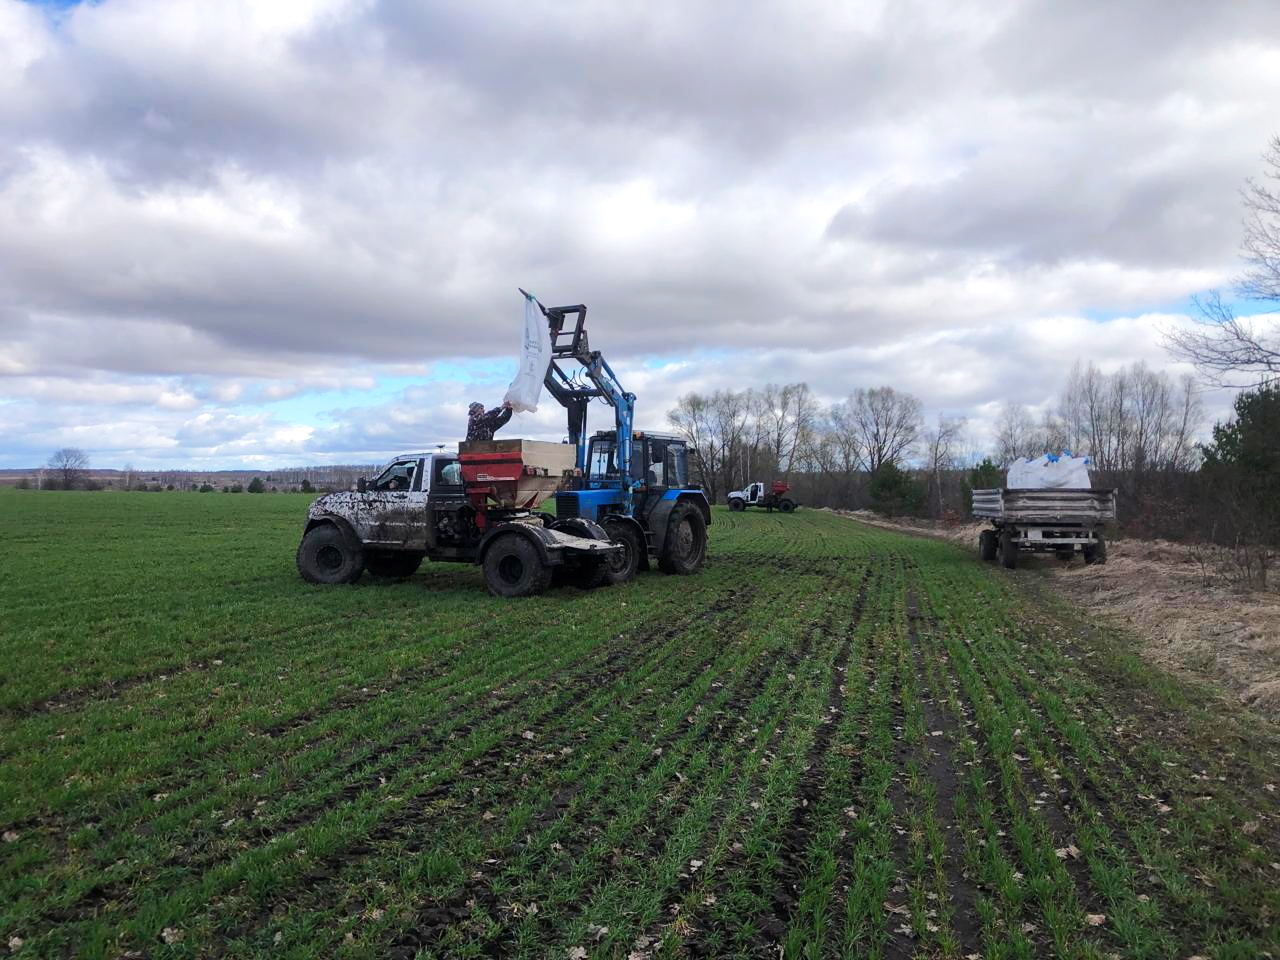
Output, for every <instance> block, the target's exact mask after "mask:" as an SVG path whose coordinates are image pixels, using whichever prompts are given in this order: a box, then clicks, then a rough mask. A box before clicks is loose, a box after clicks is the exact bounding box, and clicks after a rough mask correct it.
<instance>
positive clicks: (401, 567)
mask: <svg viewBox="0 0 1280 960" xmlns="http://www.w3.org/2000/svg"><path fill="white" fill-rule="evenodd" d="M422 557H423V555H422V554H421V553H418V552H416V551H413V550H388V551H386V552H385V553H371V554H369V555H368V557H366V558H365V561H364V568H365V569H366V570H368V571H369V573H370V574H371V575H372V576H375V577H378V578H379V579H381V580H403V579H404V578H405V577H411V576H413V575H414V574H415V573H417V572H418V567H420V566H422Z"/></svg>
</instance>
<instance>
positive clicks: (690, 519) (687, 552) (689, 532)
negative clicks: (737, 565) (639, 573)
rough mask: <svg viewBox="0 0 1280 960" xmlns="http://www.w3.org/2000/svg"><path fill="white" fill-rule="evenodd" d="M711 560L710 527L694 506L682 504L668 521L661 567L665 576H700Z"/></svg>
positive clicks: (659, 561)
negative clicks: (668, 574)
mask: <svg viewBox="0 0 1280 960" xmlns="http://www.w3.org/2000/svg"><path fill="white" fill-rule="evenodd" d="M706 559H707V524H706V521H705V520H703V519H702V513H701V512H700V511H699V510H698V509H697V508H696V507H695V506H693V505H692V504H690V503H678V504H676V506H675V509H673V510H672V511H671V517H670V519H668V520H667V536H666V539H665V540H664V541H663V546H662V556H661V557H659V558H658V566H659V567H660V568H661V570H662V572H663V573H678V574H690V573H696V572H697V571H698V568H699V567H701V566H702V564H703V562H704V561H705V560H706Z"/></svg>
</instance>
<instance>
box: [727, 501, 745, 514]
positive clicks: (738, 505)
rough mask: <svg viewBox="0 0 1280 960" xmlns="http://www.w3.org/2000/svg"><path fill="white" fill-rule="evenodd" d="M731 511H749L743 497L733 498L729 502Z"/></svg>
mask: <svg viewBox="0 0 1280 960" xmlns="http://www.w3.org/2000/svg"><path fill="white" fill-rule="evenodd" d="M729 509H730V510H733V511H734V512H735V513H736V512H737V511H739V510H745V509H747V502H746V501H745V500H743V499H742V498H741V497H733V498H732V499H731V500H730V501H729Z"/></svg>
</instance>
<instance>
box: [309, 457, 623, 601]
mask: <svg viewBox="0 0 1280 960" xmlns="http://www.w3.org/2000/svg"><path fill="white" fill-rule="evenodd" d="M575 456H576V451H575V449H574V447H572V446H570V445H567V444H560V443H545V442H541V441H537V440H488V441H473V442H470V443H463V444H461V445H460V446H459V448H458V453H457V454H444V453H409V454H403V455H401V456H399V457H396V458H395V459H394V460H392V461H391V462H390V463H388V464H387V465H386V467H385V468H383V470H382V471H381V472H380V473H379V474H378V476H376V477H375V478H373V479H372V480H364V479H363V478H362V479H361V480H360V482H359V483H358V484H357V489H356V490H354V491H350V492H342V493H330V494H327V495H326V496H323V497H320V498H319V499H318V500H316V501H315V502H314V503H313V504H312V505H311V508H310V509H309V510H308V511H307V522H306V527H305V528H304V531H303V536H302V542H301V543H300V544H299V546H298V554H297V563H298V572H299V573H300V574H301V575H302V577H303V579H305V580H307V581H309V582H311V583H354V582H355V581H356V580H358V579H359V578H360V577H361V576H362V575H363V574H364V573H365V572H366V571H368V572H369V573H370V574H371V575H373V576H375V577H382V578H389V579H401V578H404V577H408V576H410V575H411V574H413V573H414V572H415V571H416V570H417V569H418V567H419V566H420V565H421V563H422V561H423V560H424V559H430V560H440V561H452V562H457V563H475V564H479V565H480V566H481V567H482V568H483V570H484V578H485V582H486V583H487V584H488V586H489V590H490V591H491V592H493V593H494V594H497V595H498V596H502V597H523V596H529V595H531V594H535V593H538V592H540V591H542V590H545V589H546V588H547V587H548V586H549V585H550V584H551V581H552V579H553V578H557V579H560V580H563V581H565V582H568V583H573V584H576V585H578V586H581V587H583V588H592V587H596V586H599V585H601V584H604V583H609V582H618V580H619V577H625V576H626V574H627V573H630V574H634V572H635V568H634V565H630V566H629V567H628V566H626V565H625V564H624V565H623V566H621V567H620V566H619V561H620V560H621V559H622V558H621V557H620V554H621V553H622V548H621V547H620V546H618V545H617V544H615V543H613V542H611V541H610V539H609V535H608V534H607V533H606V532H605V530H604V528H603V527H601V526H600V525H599V524H597V523H594V522H592V521H590V520H586V519H581V518H571V519H557V518H555V517H554V516H551V515H550V514H546V513H542V512H539V511H538V507H539V506H540V505H541V504H542V503H543V502H544V501H545V500H547V499H548V498H550V497H551V496H552V495H554V494H555V493H556V492H557V491H560V490H566V489H570V488H571V487H572V486H573V485H574V482H575V479H576V478H575V472H576V465H575Z"/></svg>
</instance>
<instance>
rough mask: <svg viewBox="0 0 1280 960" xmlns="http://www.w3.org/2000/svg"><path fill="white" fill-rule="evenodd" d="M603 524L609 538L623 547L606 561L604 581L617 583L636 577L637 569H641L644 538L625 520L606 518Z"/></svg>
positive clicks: (612, 583)
mask: <svg viewBox="0 0 1280 960" xmlns="http://www.w3.org/2000/svg"><path fill="white" fill-rule="evenodd" d="M602 526H603V527H604V528H605V530H606V532H608V534H609V539H610V540H612V541H613V542H614V543H616V544H619V545H621V547H622V549H621V550H617V551H615V552H614V553H613V554H612V555H611V556H610V557H609V559H608V560H606V561H605V574H604V582H605V583H607V584H610V585H615V584H619V583H626V582H627V581H628V580H632V579H634V578H635V575H636V571H637V570H639V569H640V557H641V555H642V554H643V552H644V538H643V537H642V536H641V535H640V532H639V531H638V530H636V528H635V527H634V526H633V525H632V524H630V523H627V522H626V521H625V520H605V521H604V523H603V524H602Z"/></svg>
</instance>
